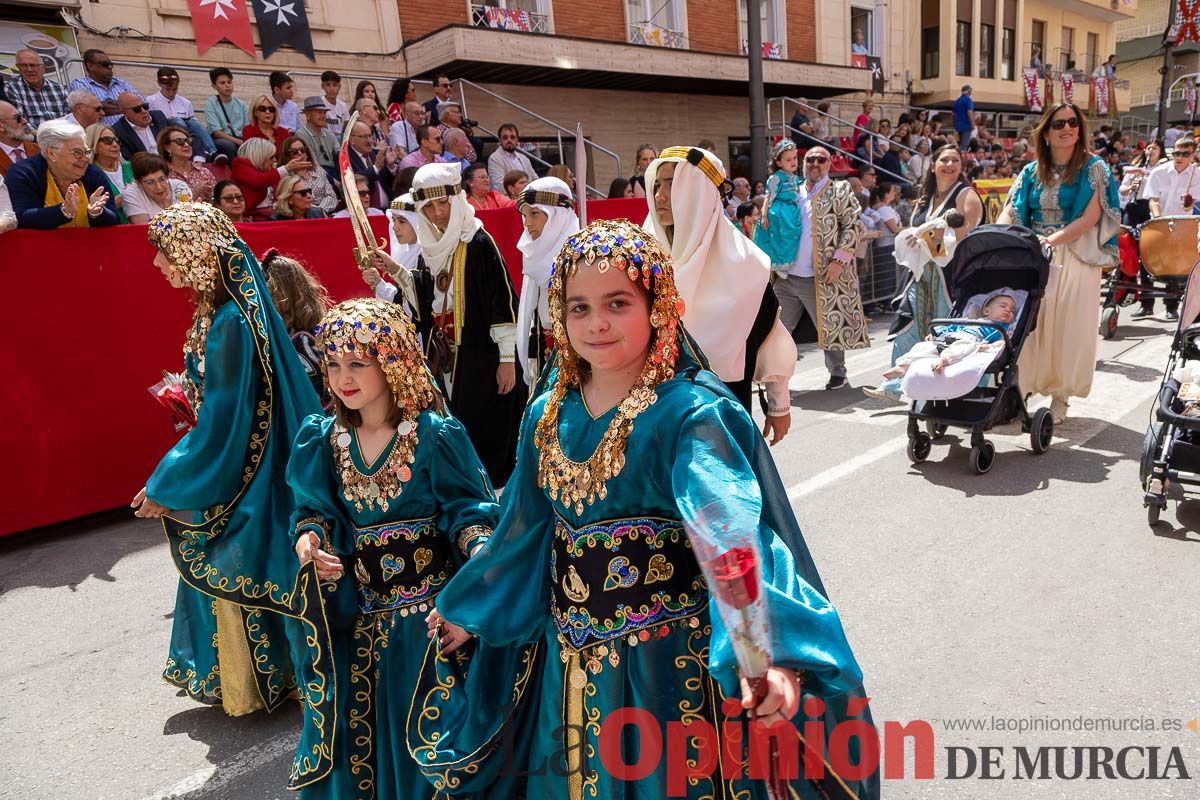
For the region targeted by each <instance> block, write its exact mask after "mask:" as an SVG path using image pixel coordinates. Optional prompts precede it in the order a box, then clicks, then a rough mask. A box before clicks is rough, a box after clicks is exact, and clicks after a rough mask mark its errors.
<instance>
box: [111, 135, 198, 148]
mask: <svg viewBox="0 0 1200 800" xmlns="http://www.w3.org/2000/svg"><path fill="white" fill-rule="evenodd" d="M101 141H103V139H102V140H101ZM167 144H173V145H175V146H176V147H184V146H187V147H191V146H192V140H191V139H181V138H179V137H176V138H174V139H167Z"/></svg>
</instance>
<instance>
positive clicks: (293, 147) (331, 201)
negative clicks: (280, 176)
mask: <svg viewBox="0 0 1200 800" xmlns="http://www.w3.org/2000/svg"><path fill="white" fill-rule="evenodd" d="M279 151H280V152H281V153H282V154H283V163H284V164H286V165H287V167H286V168H285V171H286V172H289V173H290V174H292V175H298V176H300V177H301V178H304V182H305V183H306V184H308V188H310V189H312V193H313V195H312V196H313V205H314V206H316V207H317V208H319V209H321V210H322V211H324V212H325V214H326V216H328V215H330V214H332V213H333V212H334V211H335V210H336V209H337V207H338V203H339V202H340V198H339V196H338V193H337V191H336V190H335V189H334V188H333V184H331V183H330V182H329V176H328V175H326V174H325V170H323V169H321V168H320V167H318V166H317V165H316V164H314V163H313V160H312V154H311V153H310V152H308V145H306V144H305V143H304V140H303V139H301V138H300V137H299V136H289V137H288V138H287V139H285V140H284V142H283V146H282V147H280V148H279Z"/></svg>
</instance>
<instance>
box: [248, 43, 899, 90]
mask: <svg viewBox="0 0 1200 800" xmlns="http://www.w3.org/2000/svg"><path fill="white" fill-rule="evenodd" d="M263 49H266V43H265V42H264V44H263ZM867 68H868V69H869V70H871V91H872V92H874V93H875V94H882V93H883V90H884V88H885V84H886V83H887V81H885V80H884V79H883V62H882V61H880V59H879V56H867Z"/></svg>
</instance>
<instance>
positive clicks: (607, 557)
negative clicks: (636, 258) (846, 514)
mask: <svg viewBox="0 0 1200 800" xmlns="http://www.w3.org/2000/svg"><path fill="white" fill-rule="evenodd" d="M657 394H658V400H657V402H656V403H654V404H653V405H651V406H650V407H649V409H648V410H646V411H645V412H643V413H642V414H641V415H640V416H639V417H638V418H637V419H636V421H635V423H634V427H633V431H632V433H631V434H630V436H629V438H628V440H627V442H626V450H625V461H626V464H625V467H624V470H623V471H622V472H621V473H620V475H618V476H617V477H616V478H613V479H610V480H609V481H608V484H607V497H606V498H604V499H598V500H596V502H595V504H594V505H591V506H586V505H585V506H584V508H583V512H582V513H581V514H576V513H575V512H576V509H575V508H573V507H568V506H564V505H563V504H562V503H560V502H558V501H556V500H552V499H551V498H550V497H549V495H548V494H547V492H546V490H544V489H542V488H541V487H540V486H539V485H538V450H537V448H536V447H535V446H534V439H533V429H534V427H535V426H536V424H537V421H538V420H539V419H540V418H541V416H542V414H543V412H544V409H545V404H546V400H547V398H548V393H543V394H541V395H540V396H538V397H537V398H536V399H535V400H533V401H532V403H531V404H530V407H529V409H528V411H527V413H526V415H525V419H524V425H523V427H524V430H523V431H522V437H521V444H520V446H519V448H518V453H517V456H518V458H517V469H516V472H515V473H514V475H513V477H512V478H511V479H510V481H509V483H508V486H507V488H506V490H505V496H504V498H503V500H504V514H503V516H502V518H501V521H500V525H499V527H498V528H497V530H496V532H495V534H494V535H493V537H492V539H491V540H490V541H489V543H488V544H487V545H485V546H484V548H483V549H482V550H481V551H480V552H479V553H478V554H477V555H476V557H475V558H474V559H472V560H471V562H470V563H469V564H467V565H466V566H465V567H464V568H463V569H462V570H460V572H459V574H458V575H457V576H455V578H454V579H453V580H452V581H451V582H450V584H449V585H448V586H447V587H446V589H444V590H443V592H442V594H441V595H440V596H439V597H438V600H437V607H438V609H439V611H440V612H441V613H442V614H443V615H444V617H445V618H446V619H447V620H449V621H451V622H454V623H456V624H458V625H461V626H462V627H464V628H466V629H467V630H468V631H470V632H472V633H474V634H476V635H477V636H478V637H479V638H478V640H477V643H476V649H475V651H474V654H473V657H472V660H471V662H470V664H469V666H468V667H467V669H466V671H465V674H463V672H462V671H460V670H458V669H457V668H456V665H454V664H452V663H447V662H446V660H445V659H444V658H440V659H439V658H435V657H434V654H433V653H431V654H430V656H429V664H428V666H429V670H428V671H427V673H426V676H425V677H426V680H425V682H424V684H423V686H422V688H423V689H424V690H425V691H424V692H421V691H419V692H418V694H417V697H416V701H417V703H416V704H415V705H414V711H413V714H412V716H411V717H410V730H409V747H410V748H411V749H412V750H413V753H414V755H415V756H416V757H417V760H418V761H419V762H421V763H422V765H423V766H424V768H425V770H426V774H427V775H428V776H429V777H430V779H431V780H432V781H433V782H434V784H435V785H436V786H438V787H439V788H442V789H445V790H447V791H449V792H450V793H451V794H454V795H455V796H458V795H459V793H470V792H477V793H478V794H480V795H488V796H495V797H515V796H519V792H520V786H519V784H520V783H521V782H522V781H525V782H526V786H525V787H524V790H525V795H524V796H526V797H529V798H570V799H572V800H573V799H574V798H603V799H604V800H609V799H611V798H662V797H666V796H667V794H668V792H667V782H666V780H667V770H666V767H665V766H664V764H665V758H661V759H660V760H659V761H658V763H657V765H656V766H655V768H654V769H653V771H652V772H650V774H649V775H647V776H646V777H644V778H641V779H640V780H637V781H631V782H626V781H623V780H619V779H617V778H616V777H614V776H613V775H612V774H611V773H610V772H608V771H607V770H606V769H604V768H603V767H602V765H601V762H600V755H599V753H600V730H601V726H602V724H603V723H604V722H605V720H606V718H608V716H609V714H610V713H611V712H613V711H615V710H617V709H621V708H624V707H636V708H638V709H642V710H645V711H648V712H649V713H650V715H652V717H653V718H654V719H655V720H657V721H658V724H659V725H660V727H665V725H666V724H667V723H668V722H684V723H687V722H689V721H694V720H702V721H706V722H708V723H710V724H712V725H713V726H714V727H715V728H717V729H720V727H721V724H722V723H723V722H724V721H725V717H724V715H723V714H722V713H721V703H722V700H723V698H726V697H740V693H739V690H738V683H737V673H736V660H735V656H734V652H733V649H732V646H731V643H730V638H729V636H728V634H727V632H726V630H725V628H724V627H723V625H722V623H721V620H720V617H719V616H718V615H717V614H715V613H712V612H711V610H710V606H709V591H708V587H707V585H706V583H705V579H704V577H703V575H702V573H701V572H700V569H699V566H698V564H697V562H696V560H695V557H694V556H693V554H692V549H691V544H690V542H689V539H688V535H687V533H686V532H685V530H684V527H683V524H682V522H681V519H683V518H684V517H685V516H686V512H687V511H688V510H691V509H696V508H700V507H703V506H705V505H707V504H709V503H710V502H712V501H720V502H721V503H722V514H723V515H724V516H725V520H724V521H726V522H728V523H729V524H730V525H732V526H734V527H735V528H737V529H741V530H756V531H757V532H758V538H759V542H760V545H761V550H762V553H763V557H764V561H765V563H764V565H763V581H764V585H765V587H766V595H767V607H768V609H769V611H768V613H769V615H770V626H771V645H772V649H773V652H774V661H775V663H776V664H777V665H779V666H783V667H790V668H792V669H796V670H803V671H804V673H805V676H804V691H805V693H806V694H810V695H817V696H819V697H821V698H822V699H824V700H825V701H826V702H827V703H828V708H829V710H828V712H827V713H826V724H827V726H828V729H829V730H832V729H833V726H834V725H836V724H837V722H839V721H841V720H842V719H844V718H845V717H846V715H847V704H848V703H850V702H851V701H852V699H853V698H858V699H860V700H861V698H862V696H863V695H862V687H861V673H860V670H859V668H858V665H857V664H856V662H855V660H854V656H853V654H852V653H851V650H850V646H849V644H848V643H847V641H846V638H845V635H844V633H843V631H842V626H841V623H840V621H839V619H838V615H837V612H836V611H835V610H834V608H833V606H832V605H831V604H830V602H829V600H828V599H827V595H826V594H825V591H824V588H823V587H822V586H821V583H820V579H819V578H818V577H817V574H816V570H815V568H814V567H813V564H812V561H811V559H810V558H809V555H808V551H807V548H806V547H805V546H804V543H803V540H802V538H801V536H800V532H799V530H798V528H797V526H796V522H795V517H794V515H793V514H792V511H791V509H790V507H789V506H788V504H787V499H786V493H785V490H784V488H783V486H782V484H781V483H780V480H779V476H778V474H777V473H776V471H775V468H774V464H773V462H772V461H771V457H770V455H769V454H768V453H767V452H766V450H765V445H764V444H763V441H762V436H761V435H760V434H759V432H758V431H757V429H756V427H755V425H754V423H753V421H752V420H751V418H750V417H749V415H748V414H747V413H746V411H745V410H744V409H743V408H742V406H741V405H740V404H739V403H738V402H737V401H736V399H734V398H733V396H732V395H730V394H729V392H728V391H727V389H726V388H725V387H724V385H723V384H722V383H721V382H720V381H719V380H718V379H717V377H716V376H715V375H713V374H712V373H710V372H708V371H707V370H701V369H700V365H699V361H698V356H696V355H695V354H694V351H691V350H690V349H689V348H687V347H685V351H684V354H683V355H681V357H680V361H679V364H678V365H677V373H676V377H675V378H673V379H672V380H670V381H667V382H665V383H663V384H661V385H660V386H659V388H658V390H657ZM615 413H616V410H615V409H610V410H607V411H601V412H600V413H599V414H598V415H593V413H592V411H590V410H589V409H588V408H587V407H586V405H585V403H584V401H583V399H582V396H581V395H580V393H579V392H578V391H576V390H571V391H569V392H568V393H567V396H566V398H565V400H564V401H563V405H562V408H561V410H560V417H559V420H560V421H559V430H558V433H559V441H560V442H561V445H562V448H563V452H564V453H565V455H566V456H567V457H568V458H570V459H572V460H576V461H583V460H586V459H587V458H588V457H589V456H590V455H591V454H592V452H593V451H594V450H595V448H596V446H597V444H598V443H599V441H600V439H601V437H602V436H603V434H604V432H605V430H606V429H607V427H608V424H609V422H610V421H611V420H612V418H613V415H614V414H615ZM435 667H436V668H435ZM431 674H432V677H430V675H431ZM861 705H862V708H863V709H865V704H861ZM802 716H803V712H801V716H800V717H798V718H797V720H796V723H797V729H798V730H800V729H802V728H801V727H800V726H801V725H802V723H803V720H802ZM855 716H857V717H858V719H859V720H860V723H861V724H862V725H864V726H865V729H866V730H867V731H868V732H869V735H870V736H874V730H873V728H872V727H871V722H870V719H871V718H870V714H869V713H868V712H866V711H865V710H860V709H856V711H855ZM664 741H665V739H664ZM816 747H817V748H818V751H819V750H820V748H821V747H822V745H821V743H817V744H816ZM852 747H853V745H852ZM620 748H621V751H622V753H623V756H624V760H625V762H626V763H634V762H636V761H637V760H638V755H639V743H638V737H637V736H636V735H635V734H634V733H633V732H632V729H630V728H627V729H625V731H624V733H623V735H622V736H621V738H620ZM855 752H857V750H856V749H855ZM693 757H694V756H693ZM514 783H515V784H517V786H516V788H513V784H514ZM847 784H849V787H847ZM792 788H793V789H794V790H795V792H796V793H797V795H798V796H799V797H802V798H818V797H837V798H843V797H851V796H853V795H851V794H850V793H848V792H847V791H846V789H847V788H852V789H853V791H854V793H855V794H857V796H859V797H872V796H875V794H876V793H877V791H878V785H877V782H876V781H875V780H874V779H873V778H868V779H866V780H863V781H853V780H850V779H846V780H845V782H844V783H843V781H842V780H840V779H837V778H835V777H834V776H832V775H831V774H830V775H827V776H826V777H825V779H824V780H818V781H816V782H810V781H807V780H797V781H794V782H793V783H792ZM686 796H687V797H689V798H710V797H715V798H723V797H728V798H733V797H738V798H764V797H765V789H764V787H763V784H762V783H761V782H758V783H752V782H750V781H748V780H746V779H744V778H735V777H733V776H731V775H725V774H723V773H722V772H721V770H720V768H718V769H717V770H716V771H715V772H714V773H713V775H712V777H711V778H702V779H695V780H691V781H689V783H688V786H687V788H686Z"/></svg>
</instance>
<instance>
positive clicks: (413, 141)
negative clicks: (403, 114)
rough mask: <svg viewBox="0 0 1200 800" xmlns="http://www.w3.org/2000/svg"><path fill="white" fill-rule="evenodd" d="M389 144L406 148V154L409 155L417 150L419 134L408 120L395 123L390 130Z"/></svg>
mask: <svg viewBox="0 0 1200 800" xmlns="http://www.w3.org/2000/svg"><path fill="white" fill-rule="evenodd" d="M388 144H390V145H391V146H392V147H402V148H404V154H405V155H408V154H409V153H411V152H413V151H414V150H416V149H417V132H416V131H414V130H413V126H412V125H409V124H408V120H406V119H402V120H400V121H399V122H393V123H392V127H390V128H388Z"/></svg>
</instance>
